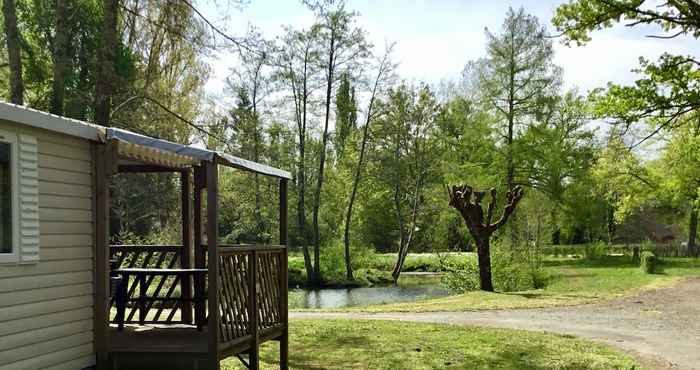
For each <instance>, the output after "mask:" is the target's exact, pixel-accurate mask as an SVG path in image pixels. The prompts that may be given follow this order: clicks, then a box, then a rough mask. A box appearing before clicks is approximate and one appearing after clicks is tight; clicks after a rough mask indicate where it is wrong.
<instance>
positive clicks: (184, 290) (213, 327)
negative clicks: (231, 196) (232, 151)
mask: <svg viewBox="0 0 700 370" xmlns="http://www.w3.org/2000/svg"><path fill="white" fill-rule="evenodd" d="M133 135H134V134H131V133H125V132H119V131H115V132H113V133H112V136H113V137H112V140H110V141H109V144H108V145H106V146H105V148H102V149H101V150H100V151H99V154H100V156H99V158H100V161H99V163H98V173H102V174H103V177H102V181H100V180H99V179H100V177H98V183H97V184H96V186H97V187H98V189H101V191H100V190H98V212H99V215H98V216H100V217H98V220H100V219H102V220H104V221H103V222H98V225H97V228H98V240H97V243H98V246H100V245H104V248H99V247H98V252H97V255H96V261H97V265H98V266H97V271H98V274H99V273H101V274H103V276H104V278H105V280H104V281H106V283H105V285H108V284H109V276H113V277H118V278H120V279H121V283H120V284H119V285H118V287H117V288H116V289H114V291H113V292H111V294H110V293H107V292H100V290H102V289H104V288H103V287H104V285H102V284H99V286H98V295H97V296H98V304H100V303H101V302H104V312H105V315H104V320H105V321H99V320H98V318H96V323H99V322H102V323H103V324H100V325H105V326H104V330H103V331H104V337H103V338H99V339H98V340H96V347H97V350H98V351H97V352H98V367H102V365H103V364H107V366H108V367H106V368H110V369H111V368H113V369H122V368H124V369H128V368H144V367H146V368H150V367H154V366H157V368H165V367H163V366H166V367H167V368H175V366H177V364H180V365H181V368H187V369H193V368H198V369H218V368H219V361H220V360H221V359H224V358H226V357H230V356H237V357H238V358H239V359H240V360H241V361H242V362H243V363H244V364H245V365H246V366H247V367H248V368H251V369H257V368H258V367H259V347H260V344H261V343H262V342H265V341H269V340H274V341H279V343H280V368H282V369H286V368H287V337H288V333H287V249H286V242H287V180H288V179H289V174H288V173H286V172H284V171H281V170H277V169H274V168H271V167H267V166H263V165H260V164H257V163H253V162H249V161H245V160H242V159H240V158H235V157H232V156H229V155H226V154H223V153H216V152H211V151H207V150H202V149H197V148H191V147H186V146H180V145H177V144H173V143H169V142H165V141H162V140H154V139H150V140H149V141H148V142H143V141H139V139H140V137H138V135H136V137H133ZM219 165H226V166H230V167H234V168H237V169H241V170H244V171H250V172H254V173H257V174H262V175H266V176H272V177H276V178H278V179H279V205H280V212H279V225H280V230H279V244H278V245H221V244H220V243H219V241H218V237H206V238H205V236H206V235H209V236H211V235H217V230H218V223H217V210H218V207H219V204H218V166H219ZM144 172H174V173H178V174H179V176H180V180H181V181H180V183H181V185H182V186H181V199H182V204H181V210H182V230H183V232H182V244H181V245H107V244H108V243H107V241H108V240H109V230H108V224H109V223H108V217H109V209H108V208H107V207H108V205H109V191H108V188H109V183H110V177H111V175H113V174H116V173H144ZM204 191H206V198H203V194H204ZM203 199H206V201H205V202H203ZM100 207H105V209H101V208H100ZM204 212H206V220H207V222H206V224H205V223H204V222H203V219H204V214H203V213H204ZM109 261H112V265H113V266H112V267H111V268H110V266H109ZM102 299H104V301H102ZM98 329H99V330H101V329H102V328H101V327H100V328H98ZM99 330H96V332H99ZM100 360H102V361H105V362H102V361H100Z"/></svg>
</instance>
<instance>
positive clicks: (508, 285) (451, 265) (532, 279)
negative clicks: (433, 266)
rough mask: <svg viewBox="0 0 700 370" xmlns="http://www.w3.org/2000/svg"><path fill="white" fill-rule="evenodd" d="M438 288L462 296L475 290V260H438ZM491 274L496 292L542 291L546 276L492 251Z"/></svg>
mask: <svg viewBox="0 0 700 370" xmlns="http://www.w3.org/2000/svg"><path fill="white" fill-rule="evenodd" d="M442 270H443V274H442V276H441V283H442V285H443V286H444V287H445V288H446V289H447V290H448V291H450V292H453V293H464V292H468V291H474V290H479V265H478V262H477V257H476V256H474V257H473V258H472V257H467V258H464V257H463V258H461V259H460V260H455V259H453V258H449V259H443V260H442ZM491 273H492V279H493V285H494V289H495V290H496V291H499V292H515V291H523V290H529V289H541V288H544V287H545V286H546V284H547V282H548V281H549V278H550V277H549V274H547V273H546V271H544V270H543V269H542V268H540V267H538V266H536V265H533V264H528V263H526V262H522V261H519V260H518V259H517V258H513V257H512V256H511V255H510V254H508V253H505V252H501V251H499V250H498V249H496V248H494V249H493V250H492V251H491Z"/></svg>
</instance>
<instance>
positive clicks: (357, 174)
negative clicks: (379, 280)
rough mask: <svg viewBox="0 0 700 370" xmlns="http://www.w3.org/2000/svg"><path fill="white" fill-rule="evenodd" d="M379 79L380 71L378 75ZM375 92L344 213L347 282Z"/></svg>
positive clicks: (371, 100)
mask: <svg viewBox="0 0 700 370" xmlns="http://www.w3.org/2000/svg"><path fill="white" fill-rule="evenodd" d="M379 76H380V77H381V71H380V75H379ZM378 79H379V78H378ZM376 92H377V83H375V86H374V91H373V92H372V96H371V97H370V101H369V105H368V109H367V119H366V120H365V127H363V129H362V144H361V145H360V158H359V159H358V160H357V168H355V178H354V179H353V182H352V191H351V192H350V200H349V201H348V210H347V212H346V213H345V232H344V236H343V243H344V245H345V273H346V277H347V278H348V280H355V277H354V276H353V272H352V261H351V257H350V225H351V222H352V210H353V206H354V205H355V198H356V197H357V188H358V187H359V185H360V178H361V177H362V166H363V164H364V159H365V150H366V148H367V141H368V140H369V125H370V123H372V107H373V105H374V99H375V95H376Z"/></svg>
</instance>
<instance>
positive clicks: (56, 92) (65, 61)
mask: <svg viewBox="0 0 700 370" xmlns="http://www.w3.org/2000/svg"><path fill="white" fill-rule="evenodd" d="M67 3H68V1H67V0H56V31H55V33H56V36H55V38H54V45H53V93H52V95H51V113H53V114H57V115H59V116H62V115H63V111H64V109H63V107H64V100H65V99H64V97H65V94H66V73H67V72H68V71H69V70H70V62H71V60H70V57H69V55H68V51H69V49H70V39H69V28H70V27H69V24H68V22H69V20H68V17H69V15H68V4H67Z"/></svg>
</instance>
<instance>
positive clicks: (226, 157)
mask: <svg viewBox="0 0 700 370" xmlns="http://www.w3.org/2000/svg"><path fill="white" fill-rule="evenodd" d="M107 140H116V141H118V142H121V143H127V144H131V145H136V146H139V147H144V148H151V149H154V150H155V151H157V152H162V153H172V154H175V155H177V158H179V159H180V160H179V161H178V162H177V163H184V161H183V160H182V157H185V158H190V159H191V160H193V161H198V162H201V161H205V162H211V161H213V160H214V158H217V160H218V163H220V164H222V165H225V166H229V167H233V168H238V169H242V170H245V171H250V172H254V173H259V174H262V175H266V176H273V177H278V178H283V179H291V178H292V175H291V174H290V173H289V172H287V171H284V170H280V169H278V168H274V167H271V166H267V165H264V164H261V163H257V162H253V161H249V160H247V159H243V158H238V157H236V156H233V155H230V154H228V153H223V152H217V151H213V150H208V149H202V148H197V147H193V146H189V145H183V144H177V143H173V142H171V141H167V140H162V139H156V138H152V137H148V136H144V135H140V134H137V133H134V132H131V131H127V130H122V129H118V128H111V127H110V128H108V129H107ZM141 152H142V153H146V152H144V151H141ZM157 152H151V153H150V154H151V158H153V159H154V160H158V158H161V160H163V161H165V160H168V158H166V157H165V156H163V155H158V153H157ZM120 154H121V153H120ZM134 159H136V158H134ZM170 159H171V160H172V159H174V158H170ZM154 160H152V161H154ZM156 163H157V162H156Z"/></svg>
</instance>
